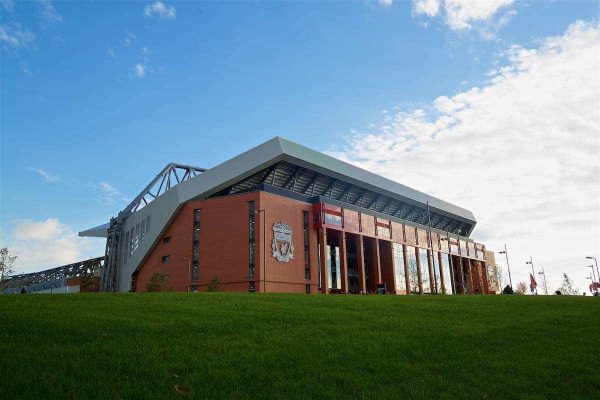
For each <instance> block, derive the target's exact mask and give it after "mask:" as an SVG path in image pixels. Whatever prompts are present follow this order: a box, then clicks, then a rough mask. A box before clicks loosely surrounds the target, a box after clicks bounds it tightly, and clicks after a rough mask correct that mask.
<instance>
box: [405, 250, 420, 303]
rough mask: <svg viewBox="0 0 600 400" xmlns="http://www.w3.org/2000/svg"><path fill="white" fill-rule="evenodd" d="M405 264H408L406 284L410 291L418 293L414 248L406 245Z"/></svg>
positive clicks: (417, 272) (417, 270)
mask: <svg viewBox="0 0 600 400" xmlns="http://www.w3.org/2000/svg"><path fill="white" fill-rule="evenodd" d="M406 264H407V266H408V285H409V288H410V292H411V293H420V292H421V291H420V290H419V269H418V267H417V252H416V248H414V247H412V246H406Z"/></svg>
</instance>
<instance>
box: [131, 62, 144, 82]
mask: <svg viewBox="0 0 600 400" xmlns="http://www.w3.org/2000/svg"><path fill="white" fill-rule="evenodd" d="M133 73H134V75H135V76H136V77H138V78H140V79H143V78H145V77H146V66H145V65H144V64H141V63H138V64H135V65H134V66H133Z"/></svg>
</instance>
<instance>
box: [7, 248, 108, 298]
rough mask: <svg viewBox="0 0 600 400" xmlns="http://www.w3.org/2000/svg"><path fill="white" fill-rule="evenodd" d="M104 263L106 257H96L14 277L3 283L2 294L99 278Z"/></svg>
mask: <svg viewBox="0 0 600 400" xmlns="http://www.w3.org/2000/svg"><path fill="white" fill-rule="evenodd" d="M103 263H104V257H96V258H90V259H89V260H84V261H79V262H76V263H73V264H68V265H63V266H62V267H56V268H51V269H47V270H44V271H39V272H33V273H30V274H21V275H13V276H11V277H10V278H9V279H7V280H5V281H3V282H2V283H1V285H2V286H1V287H0V293H19V292H20V291H21V290H22V289H23V288H25V290H27V292H39V291H42V290H49V289H56V288H59V287H63V286H66V284H67V282H66V281H67V279H68V278H76V277H79V276H88V275H93V276H97V275H98V274H99V273H100V270H101V269H102V265H103Z"/></svg>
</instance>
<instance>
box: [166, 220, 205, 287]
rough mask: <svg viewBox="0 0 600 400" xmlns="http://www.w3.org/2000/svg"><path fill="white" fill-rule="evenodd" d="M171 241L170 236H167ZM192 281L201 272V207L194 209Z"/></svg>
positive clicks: (196, 278)
mask: <svg viewBox="0 0 600 400" xmlns="http://www.w3.org/2000/svg"><path fill="white" fill-rule="evenodd" d="M165 240H166V242H165V243H169V241H170V240H171V238H170V237H166V238H165ZM192 243H193V244H192V276H191V279H192V281H197V280H198V278H199V273H200V209H195V210H194V240H193V242H192Z"/></svg>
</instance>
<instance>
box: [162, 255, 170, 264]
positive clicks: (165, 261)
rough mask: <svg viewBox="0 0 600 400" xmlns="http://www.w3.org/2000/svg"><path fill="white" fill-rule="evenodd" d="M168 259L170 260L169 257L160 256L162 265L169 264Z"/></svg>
mask: <svg viewBox="0 0 600 400" xmlns="http://www.w3.org/2000/svg"><path fill="white" fill-rule="evenodd" d="M170 258H171V256H162V263H163V264H167V263H168V262H169V259H170Z"/></svg>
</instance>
